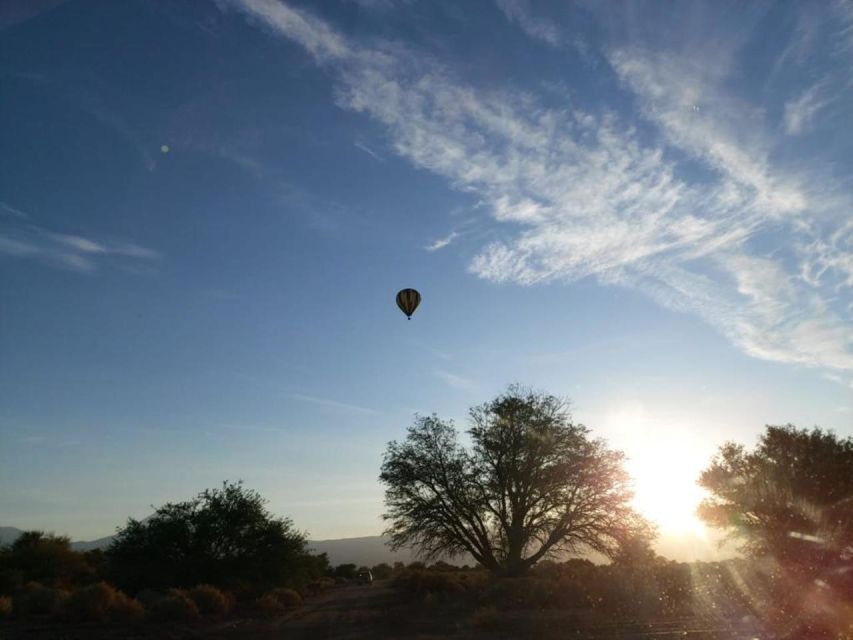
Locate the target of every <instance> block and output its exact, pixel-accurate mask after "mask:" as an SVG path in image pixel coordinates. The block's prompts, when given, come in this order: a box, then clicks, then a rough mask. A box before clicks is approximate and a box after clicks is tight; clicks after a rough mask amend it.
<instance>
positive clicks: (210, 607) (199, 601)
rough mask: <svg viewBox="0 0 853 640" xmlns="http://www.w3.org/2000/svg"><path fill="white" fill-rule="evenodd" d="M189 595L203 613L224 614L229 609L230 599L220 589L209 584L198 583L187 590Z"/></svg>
mask: <svg viewBox="0 0 853 640" xmlns="http://www.w3.org/2000/svg"><path fill="white" fill-rule="evenodd" d="M189 597H190V598H191V599H192V601H193V602H195V605H196V606H197V607H198V610H199V611H200V612H201V613H202V614H204V615H216V616H218V615H224V614H226V613H228V611H229V610H230V609H231V601H230V600H229V599H228V596H226V595H225V594H224V593H223V592H222V591H220V590H219V589H217V588H216V587H214V586H212V585H209V584H200V585H198V586H195V587H193V588H192V589H190V591H189Z"/></svg>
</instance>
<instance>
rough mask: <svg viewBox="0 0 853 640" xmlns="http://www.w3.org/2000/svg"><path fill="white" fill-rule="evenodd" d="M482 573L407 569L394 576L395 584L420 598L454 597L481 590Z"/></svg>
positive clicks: (483, 577) (483, 576)
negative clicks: (428, 596)
mask: <svg viewBox="0 0 853 640" xmlns="http://www.w3.org/2000/svg"><path fill="white" fill-rule="evenodd" d="M484 579H485V575H484V574H482V573H479V572H477V573H474V572H470V573H469V572H462V571H453V572H449V571H434V570H431V569H411V568H409V569H406V570H405V571H403V572H401V573H400V574H398V575H397V576H395V577H394V582H393V585H394V586H395V587H397V588H399V589H402V590H403V591H406V592H408V593H409V594H410V595H412V596H414V597H415V598H418V599H423V598H425V597H426V596H427V595H432V596H433V597H434V598H435V597H438V598H443V597H454V596H459V595H463V594H471V593H476V592H477V591H479V590H480V589H481V588H482V586H483V584H484Z"/></svg>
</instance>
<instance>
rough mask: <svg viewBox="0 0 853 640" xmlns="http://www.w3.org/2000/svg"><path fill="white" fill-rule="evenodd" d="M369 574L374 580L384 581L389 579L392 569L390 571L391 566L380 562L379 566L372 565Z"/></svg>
mask: <svg viewBox="0 0 853 640" xmlns="http://www.w3.org/2000/svg"><path fill="white" fill-rule="evenodd" d="M370 573H372V574H373V577H374V578H375V579H376V580H386V579H388V578H390V577H391V574H392V573H394V569H392V568H391V565H390V564H388V563H387V562H380V563H379V564H375V565H373V567H372V568H371V569H370Z"/></svg>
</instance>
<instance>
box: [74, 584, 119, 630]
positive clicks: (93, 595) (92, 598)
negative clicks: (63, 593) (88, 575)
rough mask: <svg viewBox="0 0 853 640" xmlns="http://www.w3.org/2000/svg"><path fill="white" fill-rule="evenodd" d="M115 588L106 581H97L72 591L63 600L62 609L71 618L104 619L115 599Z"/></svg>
mask: <svg viewBox="0 0 853 640" xmlns="http://www.w3.org/2000/svg"><path fill="white" fill-rule="evenodd" d="M116 593H117V592H116V590H115V589H114V588H113V587H111V586H110V585H108V584H107V583H106V582H97V583H95V584H91V585H89V586H88V587H83V588H82V589H78V590H77V591H75V592H74V593H72V594H71V595H70V596H69V597H68V599H67V600H66V601H65V603H64V606H63V611H64V613H65V616H66V617H68V618H69V619H72V620H82V621H87V622H90V621H101V620H106V618H107V613H108V612H109V610H110V608H111V607H112V605H113V602H114V601H115V600H116Z"/></svg>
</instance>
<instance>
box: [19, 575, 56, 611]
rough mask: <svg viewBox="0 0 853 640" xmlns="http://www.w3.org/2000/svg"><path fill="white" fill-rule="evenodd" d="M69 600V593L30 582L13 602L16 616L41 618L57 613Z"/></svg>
mask: <svg viewBox="0 0 853 640" xmlns="http://www.w3.org/2000/svg"><path fill="white" fill-rule="evenodd" d="M67 598H68V592H67V591H62V590H61V589H51V588H50V587H45V586H44V585H43V584H39V583H38V582H30V583H27V585H26V586H25V587H24V590H23V591H22V592H20V593H19V594H18V595H17V596H15V599H14V600H13V606H14V609H15V615H17V616H40V615H50V614H52V613H56V612H57V611H58V610H59V608H60V607H61V605H62V603H63V602H64V601H65V600H66V599H67Z"/></svg>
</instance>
